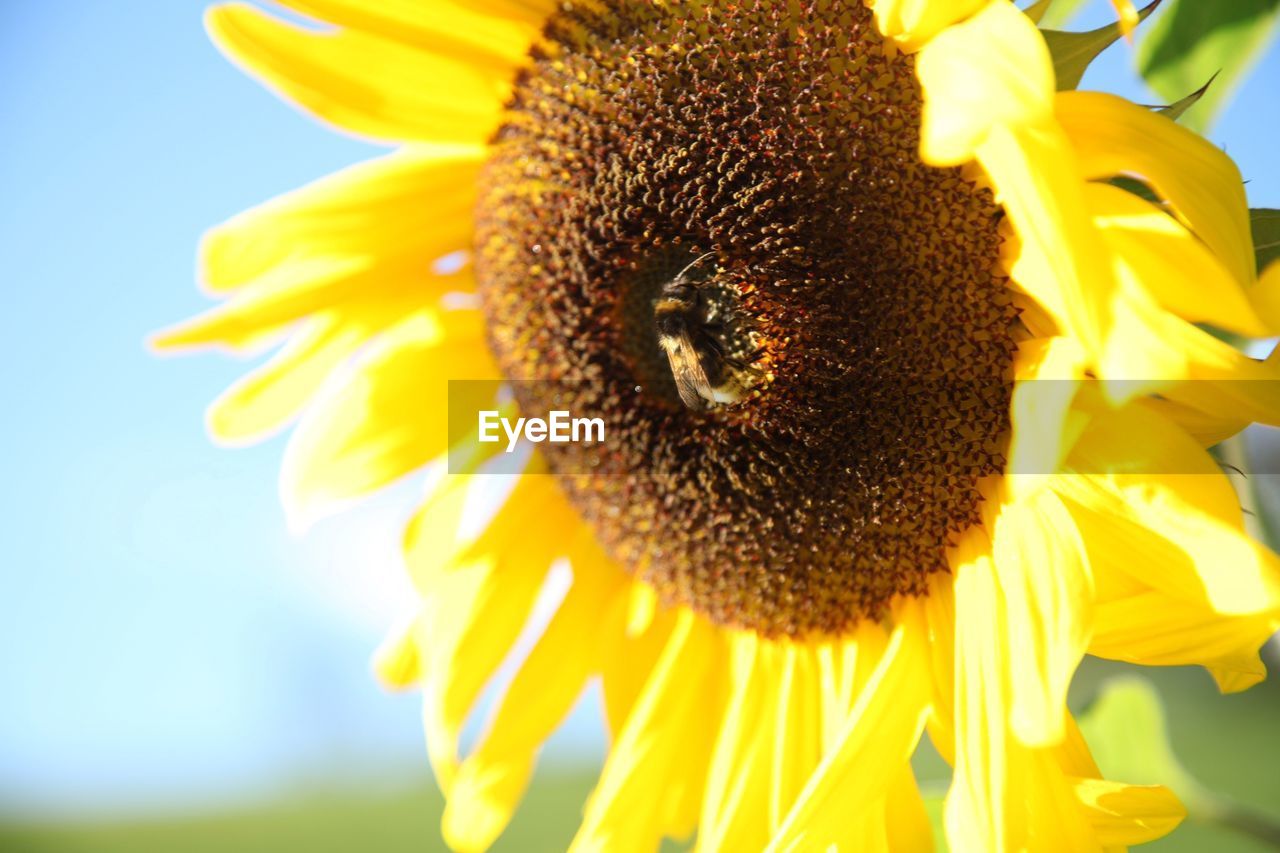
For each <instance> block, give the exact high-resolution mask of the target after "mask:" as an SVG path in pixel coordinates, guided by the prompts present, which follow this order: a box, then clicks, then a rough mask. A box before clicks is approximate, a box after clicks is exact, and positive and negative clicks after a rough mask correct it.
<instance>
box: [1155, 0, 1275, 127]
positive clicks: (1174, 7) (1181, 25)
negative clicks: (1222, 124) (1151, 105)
mask: <svg viewBox="0 0 1280 853" xmlns="http://www.w3.org/2000/svg"><path fill="white" fill-rule="evenodd" d="M1278 22H1280V0H1171V2H1170V4H1169V8H1168V9H1167V10H1165V11H1164V12H1163V13H1162V14H1161V15H1160V16H1159V17H1158V18H1157V19H1156V20H1155V21H1154V22H1153V23H1152V25H1151V27H1150V29H1149V30H1148V31H1147V32H1145V33H1143V34H1142V37H1141V38H1140V39H1139V41H1138V53H1137V56H1138V70H1139V71H1140V72H1141V73H1142V76H1143V77H1144V78H1146V81H1147V83H1148V84H1149V85H1150V86H1151V88H1152V89H1154V90H1155V91H1156V92H1157V93H1158V94H1159V95H1160V96H1161V97H1164V98H1169V99H1173V98H1177V97H1181V95H1182V94H1183V93H1184V92H1187V91H1188V90H1190V89H1191V87H1193V86H1198V85H1199V84H1200V82H1201V81H1202V80H1205V79H1207V78H1208V77H1209V75H1211V74H1215V73H1218V72H1221V76H1220V78H1219V79H1218V81H1217V83H1216V84H1215V85H1214V87H1213V88H1212V89H1211V90H1210V91H1209V92H1208V93H1207V94H1206V95H1205V96H1204V97H1202V98H1200V99H1199V101H1198V102H1197V103H1196V104H1195V106H1194V108H1193V109H1191V110H1189V111H1188V113H1187V115H1186V116H1185V122H1186V124H1187V125H1188V126H1189V127H1191V128H1194V129H1195V130H1197V131H1200V132H1204V131H1205V130H1206V129H1207V128H1208V127H1209V125H1210V124H1211V122H1212V121H1213V118H1214V117H1215V115H1216V114H1217V113H1218V112H1219V111H1220V110H1221V109H1222V107H1223V106H1225V105H1226V103H1227V99H1228V98H1229V96H1230V95H1231V94H1232V92H1234V90H1235V87H1236V86H1237V85H1238V84H1239V82H1240V81H1241V80H1242V79H1243V77H1244V73H1245V71H1247V70H1248V69H1249V67H1250V66H1251V65H1252V64H1253V63H1254V62H1255V61H1256V60H1257V59H1258V58H1259V57H1260V56H1261V55H1262V52H1263V49H1264V48H1265V47H1266V46H1267V44H1268V43H1269V42H1270V41H1271V39H1272V38H1274V36H1275V35H1276V32H1277V23H1278Z"/></svg>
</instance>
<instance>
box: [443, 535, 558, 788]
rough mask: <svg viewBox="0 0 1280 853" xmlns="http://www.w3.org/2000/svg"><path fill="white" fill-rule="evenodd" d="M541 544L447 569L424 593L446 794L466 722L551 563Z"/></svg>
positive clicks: (508, 648)
mask: <svg viewBox="0 0 1280 853" xmlns="http://www.w3.org/2000/svg"><path fill="white" fill-rule="evenodd" d="M550 565H551V559H550V558H549V555H547V554H545V553H542V552H540V551H530V552H524V553H514V554H513V553H506V554H503V555H501V556H498V555H491V556H489V557H486V558H485V559H483V560H480V561H477V562H475V563H472V564H470V565H465V566H461V567H459V568H458V569H457V570H456V571H453V572H449V573H447V574H443V575H440V576H439V577H438V578H437V580H436V583H435V585H434V589H433V591H432V594H431V596H430V597H429V598H427V599H426V600H425V601H424V605H423V608H424V609H423V615H422V620H421V625H422V629H421V639H420V641H419V647H420V648H421V649H422V651H423V652H424V654H425V655H426V658H427V659H426V661H425V662H424V665H423V672H424V678H423V682H422V693H423V709H422V716H423V727H424V729H425V731H426V735H427V755H428V757H429V758H430V759H431V765H432V768H433V769H434V771H435V774H436V780H437V782H438V783H439V784H440V787H441V789H442V790H443V791H444V792H445V794H446V796H447V795H448V794H449V792H450V789H451V787H452V785H453V780H454V777H455V774H456V771H457V762H458V739H459V737H460V735H461V732H462V726H463V724H464V722H465V721H466V719H467V716H468V715H469V714H470V712H471V709H472V706H473V705H474V704H475V702H476V699H477V698H478V697H479V695H480V691H481V690H482V689H483V688H484V685H485V684H486V683H487V682H488V681H489V679H490V678H491V677H492V676H493V674H494V672H496V671H497V668H498V666H499V665H500V664H501V663H502V661H503V660H505V659H506V657H507V655H508V654H509V653H510V651H511V647H512V645H513V644H514V643H515V641H516V638H517V637H518V636H519V635H520V632H521V631H522V630H523V628H524V626H525V622H526V621H527V620H528V618H529V614H530V612H531V611H532V610H533V605H534V602H535V601H536V599H537V597H538V592H539V590H540V589H541V587H542V582H543V579H544V578H545V577H546V573H547V570H548V569H549V568H550Z"/></svg>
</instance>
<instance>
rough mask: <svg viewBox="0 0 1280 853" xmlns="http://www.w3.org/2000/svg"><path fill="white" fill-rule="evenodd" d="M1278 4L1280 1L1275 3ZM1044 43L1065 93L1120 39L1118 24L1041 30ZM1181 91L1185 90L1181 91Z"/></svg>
mask: <svg viewBox="0 0 1280 853" xmlns="http://www.w3.org/2000/svg"><path fill="white" fill-rule="evenodd" d="M1160 2H1161V0H1152V2H1150V3H1148V4H1147V5H1146V6H1145V7H1143V9H1142V11H1140V12H1139V13H1138V20H1140V21H1141V20H1146V17H1147V16H1148V15H1150V14H1151V13H1152V12H1153V11H1155V8H1156V6H1159V5H1160ZM1276 2H1280V0H1276ZM1041 34H1042V35H1043V36H1044V40H1045V43H1047V44H1048V45H1049V53H1050V54H1051V55H1052V56H1053V72H1054V74H1055V75H1057V79H1058V91H1059V92H1065V91H1068V90H1070V89H1074V88H1075V87H1076V86H1079V85H1080V78H1081V77H1083V76H1084V72H1085V69H1086V68H1088V67H1089V63H1091V62H1093V60H1094V59H1096V58H1097V57H1098V54H1100V53H1102V51H1104V50H1106V49H1107V48H1108V47H1110V46H1111V45H1113V44H1115V42H1116V39H1118V38H1120V24H1119V23H1118V22H1117V23H1114V24H1108V25H1107V26H1105V27H1098V29H1096V30H1089V31H1088V32H1084V33H1068V32H1063V31H1061V30H1041ZM1183 91H1184V92H1185V91H1186V89H1185V88H1184V89H1183Z"/></svg>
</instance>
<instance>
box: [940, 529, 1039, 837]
mask: <svg viewBox="0 0 1280 853" xmlns="http://www.w3.org/2000/svg"><path fill="white" fill-rule="evenodd" d="M983 545H984V543H983V542H982V541H981V538H980V537H979V536H978V535H977V534H976V533H971V535H969V536H967V537H965V538H963V539H962V540H961V542H960V543H959V547H958V548H957V551H956V560H955V562H956V564H958V565H957V567H956V578H955V596H956V605H955V606H956V638H955V667H956V675H955V678H956V681H955V690H956V697H955V737H956V745H955V749H956V754H955V762H954V767H955V771H954V774H953V776H952V782H951V788H950V790H949V791H948V793H947V800H946V805H945V810H944V822H945V825H946V831H947V841H948V843H949V844H950V846H951V847H952V849H959V850H970V849H971V850H1007V849H1011V848H1012V846H1013V845H1012V844H1011V843H1010V841H1011V833H1010V827H1007V826H1006V823H1007V822H1008V821H1009V820H1010V816H1008V815H1006V811H1005V800H1006V798H1007V796H1008V791H1007V785H1008V778H1007V777H1008V775H1009V773H1008V768H1007V766H1006V765H1007V762H1008V756H1007V755H1006V753H1005V750H1006V748H1007V740H1008V738H1007V731H1006V724H1005V719H1006V714H1007V708H1008V705H1007V703H1008V695H1007V692H1006V687H1005V677H1004V662H1003V660H1002V658H1001V657H1000V654H999V651H998V650H999V648H1000V645H999V644H1000V640H1001V636H1000V635H1001V634H1002V633H1003V631H1002V630H1001V629H1002V627H1003V626H1002V625H1001V618H1000V617H1001V613H1000V601H999V598H998V594H997V592H996V587H995V572H994V571H993V569H992V566H991V557H990V556H989V553H984V548H983ZM989 547H990V546H989V545H987V548H988V549H989ZM1013 830H1014V831H1013V833H1012V838H1014V839H1016V838H1018V836H1019V835H1022V834H1024V833H1025V829H1024V828H1022V827H1016V826H1015V827H1013Z"/></svg>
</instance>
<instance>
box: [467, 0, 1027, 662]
mask: <svg viewBox="0 0 1280 853" xmlns="http://www.w3.org/2000/svg"><path fill="white" fill-rule="evenodd" d="M622 5H623V8H622V9H621V10H616V11H613V10H611V11H593V10H592V9H589V8H588V7H586V6H576V5H568V6H567V7H566V8H565V9H564V10H563V11H561V12H560V13H558V14H557V16H556V17H555V18H553V19H552V21H551V22H550V23H549V24H548V26H547V29H546V31H545V38H544V40H543V42H542V44H541V45H540V46H539V47H538V48H537V49H536V50H535V52H534V62H533V64H532V66H531V68H530V69H529V70H528V72H527V73H525V74H524V75H523V76H522V77H521V79H520V80H519V82H518V85H517V87H516V91H515V95H514V96H513V99H512V101H511V104H510V107H509V112H508V116H507V120H506V123H505V124H504V126H503V128H502V129H501V130H500V131H499V133H498V134H497V136H496V138H495V140H494V153H493V156H492V157H491V160H490V162H489V165H488V166H487V168H486V171H485V174H484V177H483V179H482V181H481V189H480V197H479V205H478V234H477V253H476V268H477V274H478V278H479V283H480V290H481V295H482V299H483V302H484V306H485V310H486V313H487V315H488V319H489V327H490V333H491V342H492V345H493V348H494V350H495V352H496V353H497V356H498V359H499V362H500V364H501V366H502V368H503V370H504V371H505V373H506V375H508V376H510V377H513V378H518V379H540V380H547V381H546V382H532V383H518V386H517V391H516V393H517V396H518V398H519V402H520V403H521V405H522V408H524V409H525V410H526V411H534V412H536V411H545V410H546V409H547V408H549V407H551V406H554V407H555V408H562V409H568V410H569V411H570V412H571V413H572V414H573V415H574V416H575V417H578V416H581V417H599V418H602V419H603V420H604V421H605V424H606V435H607V436H608V442H609V448H610V450H609V454H610V456H609V463H610V464H608V465H605V466H603V469H600V470H592V469H590V468H588V467H587V466H586V465H584V464H583V461H582V456H581V454H583V453H584V452H585V451H584V450H583V449H582V448H580V447H578V446H576V445H573V444H559V445H551V444H544V445H541V446H542V447H543V448H545V451H546V454H547V457H548V459H549V461H550V464H551V466H552V469H553V470H554V471H556V472H557V473H558V474H559V476H560V477H561V479H562V481H563V483H564V486H565V489H566V491H567V492H568V494H569V495H570V498H571V500H573V502H574V503H575V505H576V506H577V507H578V508H579V509H580V511H581V512H582V514H583V516H584V517H585V518H586V519H587V521H588V522H589V523H590V524H591V525H592V526H593V528H594V529H595V531H596V533H597V535H598V537H599V539H600V541H601V542H602V543H603V544H604V546H605V547H606V549H607V550H609V552H610V553H611V554H612V555H613V556H614V557H615V558H616V559H618V560H619V561H620V562H621V563H622V565H624V566H625V567H626V568H627V569H628V570H629V571H632V572H633V573H635V574H637V575H638V576H641V577H643V578H644V579H646V580H647V581H648V582H650V583H652V584H653V585H654V586H655V587H656V588H657V589H658V591H659V592H660V594H661V595H662V596H663V597H664V599H665V600H667V601H668V602H672V603H679V604H685V605H688V606H690V607H692V608H694V609H696V610H697V611H699V612H701V613H703V614H705V615H706V616H708V617H709V618H711V619H713V620H714V621H716V622H718V623H720V624H723V625H730V626H735V627H740V628H748V629H752V630H755V631H757V632H759V633H761V634H763V635H766V636H770V637H780V636H791V637H800V636H810V635H818V634H838V633H841V632H845V631H847V630H849V629H850V628H851V627H852V626H853V625H854V624H855V623H856V622H857V621H858V620H860V619H863V618H873V619H874V618H878V617H879V616H881V615H882V614H883V612H884V610H885V608H886V606H887V605H888V603H889V602H890V600H891V599H892V598H893V597H894V596H895V595H899V594H906V595H913V594H921V593H922V592H923V590H924V589H925V584H926V580H927V578H928V576H929V575H930V574H932V573H933V572H938V571H944V570H946V567H947V562H946V557H945V549H946V548H947V546H948V545H949V544H950V543H952V542H953V541H954V539H955V537H956V535H957V534H958V533H959V532H960V531H962V530H964V529H965V528H966V527H968V526H970V525H972V524H974V523H975V522H976V521H977V519H978V512H979V504H980V502H981V497H980V495H979V491H978V481H979V479H980V478H982V477H984V476H987V475H991V474H995V473H997V472H999V471H1000V470H1001V467H1002V465H1003V462H1004V460H1003V456H1002V452H1003V447H1004V445H1005V441H1006V436H1007V431H1008V426H1009V424H1008V409H1009V393H1010V388H1009V384H1008V378H1009V373H1010V365H1011V358H1012V353H1013V349H1014V342H1013V329H1014V326H1015V324H1016V322H1017V319H1016V311H1015V309H1014V308H1013V307H1012V305H1011V302H1010V299H1009V296H1008V293H1007V290H1006V288H1005V282H1004V280H1003V279H1002V278H1000V277H999V276H998V275H997V274H996V272H995V270H996V264H997V252H998V248H999V237H998V234H997V227H996V226H997V220H998V217H999V210H998V208H997V207H996V205H995V204H994V203H993V201H992V199H991V197H990V194H989V193H988V192H987V191H985V190H982V189H979V188H978V187H976V186H974V185H973V184H971V183H969V182H968V181H966V180H965V179H964V178H962V177H961V175H960V174H959V173H958V172H957V171H954V170H940V169H933V168H930V167H927V166H925V165H923V164H922V163H920V162H919V159H918V156H917V153H916V152H917V145H918V126H919V120H920V94H919V91H918V88H917V85H916V82H915V78H914V72H913V67H912V61H911V59H910V58H909V57H906V56H903V55H901V54H898V53H896V52H895V51H894V50H892V49H891V48H889V47H887V46H886V45H885V44H884V42H883V40H882V39H881V38H880V36H879V35H878V34H877V33H876V32H875V28H874V26H873V25H872V22H871V20H870V14H869V12H868V11H867V10H866V9H865V8H864V7H863V6H862V4H861V3H860V2H849V3H841V2H821V3H812V4H802V3H796V2H794V0H763V2H758V3H743V4H732V3H706V4H698V3H690V4H681V5H680V7H679V8H678V9H677V8H674V6H672V5H659V4H656V3H655V4H643V3H627V4H622ZM704 253H710V254H709V256H708V257H706V258H704V259H703V260H701V261H700V262H697V263H695V264H694V266H693V267H691V268H690V269H689V271H688V273H687V276H686V278H687V280H688V281H689V282H690V283H692V284H693V285H694V290H695V291H696V292H698V293H700V294H701V297H700V301H699V302H698V305H699V307H698V308H697V310H696V311H695V312H694V313H693V315H691V317H690V318H689V319H690V321H691V322H692V323H694V325H698V324H701V325H703V326H705V327H706V330H705V334H706V335H707V336H708V337H710V338H711V339H714V341H715V342H716V346H717V348H718V349H719V350H720V351H721V352H723V353H725V354H726V355H727V356H729V357H730V358H733V359H734V360H735V361H739V362H741V361H750V364H749V365H748V368H747V369H746V370H745V371H728V372H729V373H736V375H737V376H738V378H739V380H740V381H739V382H738V390H739V391H740V392H741V393H740V395H739V396H738V398H737V399H735V400H734V401H732V402H729V403H727V404H723V405H714V404H713V405H710V406H708V407H707V408H705V409H704V410H699V409H697V408H696V407H694V408H690V407H688V406H686V405H684V404H682V403H681V400H680V398H679V397H678V396H676V395H675V393H674V392H673V391H672V390H671V389H672V384H671V378H672V365H671V364H670V363H669V361H668V356H667V354H666V351H665V350H664V349H663V348H662V347H661V346H660V343H659V340H658V332H657V331H656V327H655V320H654V311H655V302H656V301H657V300H658V297H659V295H660V292H661V289H662V285H663V284H664V283H665V282H667V281H670V280H671V279H672V278H674V277H675V276H676V274H677V273H679V272H680V271H681V269H682V268H683V267H685V266H686V265H687V264H689V263H690V262H691V261H696V260H697V259H698V258H700V257H701V256H703V255H704ZM710 361H714V359H711V358H710V357H708V362H710ZM709 366H711V367H714V366H716V365H709ZM552 389H554V390H552ZM552 396H555V397H556V398H557V399H556V400H554V401H552V400H551V399H550V398H551V397H552ZM604 469H609V470H604Z"/></svg>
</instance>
